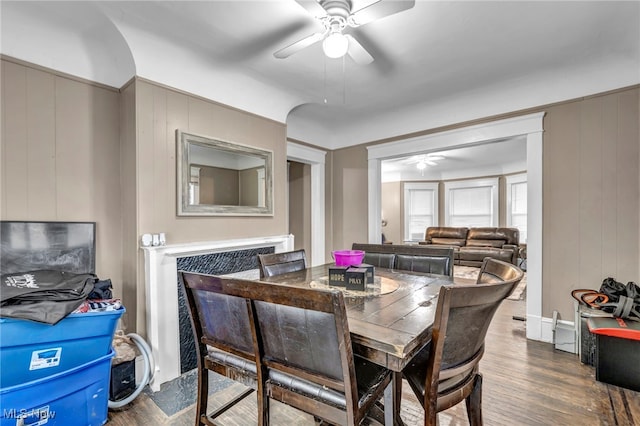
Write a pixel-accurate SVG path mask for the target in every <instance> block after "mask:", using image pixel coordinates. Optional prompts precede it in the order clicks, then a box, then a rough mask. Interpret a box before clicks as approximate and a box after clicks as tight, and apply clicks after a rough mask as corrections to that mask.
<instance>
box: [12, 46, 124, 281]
mask: <svg viewBox="0 0 640 426" xmlns="http://www.w3.org/2000/svg"><path fill="white" fill-rule="evenodd" d="M119 97H120V95H119V93H118V92H117V91H116V90H114V89H110V88H105V87H100V86H97V85H93V84H88V83H87V82H82V81H79V80H74V79H70V78H66V77H62V76H56V75H54V74H52V73H49V72H46V71H44V70H40V69H37V68H32V67H28V66H26V65H24V64H22V63H19V62H17V61H16V62H13V61H9V60H6V59H3V60H2V144H1V145H2V151H1V152H2V153H1V157H2V158H1V162H0V164H1V167H2V174H1V179H2V184H1V197H0V200H1V201H0V203H1V206H0V217H1V218H2V220H34V221H89V222H96V274H97V275H98V277H100V278H111V280H112V282H113V284H114V287H115V288H114V291H115V292H116V293H117V294H121V292H122V241H121V234H120V232H119V230H120V229H121V228H122V204H121V202H122V199H121V191H120V144H119V134H118V132H119V124H118V123H119V119H120V116H119V114H120V108H119Z"/></svg>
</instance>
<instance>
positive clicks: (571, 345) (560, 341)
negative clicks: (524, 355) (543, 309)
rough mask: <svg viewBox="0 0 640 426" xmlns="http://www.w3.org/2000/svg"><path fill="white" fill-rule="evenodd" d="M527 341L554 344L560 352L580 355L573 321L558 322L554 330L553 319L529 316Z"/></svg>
mask: <svg viewBox="0 0 640 426" xmlns="http://www.w3.org/2000/svg"><path fill="white" fill-rule="evenodd" d="M554 337H555V339H554ZM527 339H531V340H537V341H539V342H545V343H553V344H555V345H556V349H558V350H562V351H565V352H570V353H574V354H575V353H578V351H577V339H576V332H575V323H574V322H573V321H565V320H558V321H557V322H556V326H555V330H554V321H553V318H546V317H538V316H534V315H527Z"/></svg>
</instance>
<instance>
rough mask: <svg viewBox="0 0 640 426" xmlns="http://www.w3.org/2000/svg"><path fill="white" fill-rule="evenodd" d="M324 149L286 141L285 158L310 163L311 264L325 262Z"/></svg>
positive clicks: (309, 257)
mask: <svg viewBox="0 0 640 426" xmlns="http://www.w3.org/2000/svg"><path fill="white" fill-rule="evenodd" d="M326 155H327V152H326V151H322V150H319V149H315V148H311V147H308V146H305V145H300V144H297V143H294V142H287V160H291V161H297V162H298V163H304V164H310V165H311V256H307V258H308V259H310V262H311V266H316V265H322V264H324V263H325V201H324V193H325V185H324V183H325V156H326Z"/></svg>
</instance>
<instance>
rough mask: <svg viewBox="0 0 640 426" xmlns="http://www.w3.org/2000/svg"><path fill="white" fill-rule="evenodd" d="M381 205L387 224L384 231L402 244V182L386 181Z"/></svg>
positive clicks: (381, 195)
mask: <svg viewBox="0 0 640 426" xmlns="http://www.w3.org/2000/svg"><path fill="white" fill-rule="evenodd" d="M380 206H381V207H382V212H383V215H382V219H383V220H385V221H386V222H387V225H386V226H385V227H383V228H382V233H383V234H384V236H385V237H386V238H387V241H391V242H393V243H394V244H402V241H403V240H404V237H403V235H402V228H403V227H402V222H403V219H402V214H403V213H402V212H403V209H402V184H401V183H400V182H384V183H383V184H382V188H381V194H380Z"/></svg>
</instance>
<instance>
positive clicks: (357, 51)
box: [345, 34, 373, 65]
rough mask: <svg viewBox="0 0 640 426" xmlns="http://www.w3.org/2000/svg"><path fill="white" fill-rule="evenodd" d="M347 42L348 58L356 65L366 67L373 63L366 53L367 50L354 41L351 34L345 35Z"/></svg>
mask: <svg viewBox="0 0 640 426" xmlns="http://www.w3.org/2000/svg"><path fill="white" fill-rule="evenodd" d="M345 37H347V40H349V50H347V52H348V53H349V56H351V59H353V60H354V61H355V63H356V64H358V65H368V64H370V63H371V62H373V56H371V55H370V54H369V52H367V50H366V49H365V48H364V47H363V46H362V45H361V44H360V42H359V41H358V40H356V39H355V38H354V37H353V36H352V35H351V34H345Z"/></svg>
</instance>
